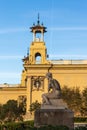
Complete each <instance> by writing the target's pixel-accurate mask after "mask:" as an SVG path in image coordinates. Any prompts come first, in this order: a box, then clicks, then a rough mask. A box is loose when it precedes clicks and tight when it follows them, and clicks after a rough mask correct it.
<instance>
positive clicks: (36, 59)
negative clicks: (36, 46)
mask: <svg viewBox="0 0 87 130" xmlns="http://www.w3.org/2000/svg"><path fill="white" fill-rule="evenodd" d="M35 61H36V64H40V63H41V54H40V53H36V54H35Z"/></svg>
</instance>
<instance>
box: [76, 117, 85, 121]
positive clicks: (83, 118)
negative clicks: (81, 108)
mask: <svg viewBox="0 0 87 130" xmlns="http://www.w3.org/2000/svg"><path fill="white" fill-rule="evenodd" d="M74 122H87V117H74Z"/></svg>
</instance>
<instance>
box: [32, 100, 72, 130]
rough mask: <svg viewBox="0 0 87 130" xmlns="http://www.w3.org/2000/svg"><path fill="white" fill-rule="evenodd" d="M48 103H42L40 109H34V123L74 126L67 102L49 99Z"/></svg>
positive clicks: (36, 124) (36, 125)
mask: <svg viewBox="0 0 87 130" xmlns="http://www.w3.org/2000/svg"><path fill="white" fill-rule="evenodd" d="M49 101H50V104H46V105H45V104H42V105H41V109H40V110H36V111H35V117H34V118H35V119H34V125H35V127H40V126H44V125H52V126H56V125H58V126H60V125H64V126H67V127H69V130H72V129H73V128H74V113H73V112H72V111H71V110H69V109H68V107H67V104H66V103H65V102H64V101H63V100H62V99H50V100H49Z"/></svg>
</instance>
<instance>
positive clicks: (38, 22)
mask: <svg viewBox="0 0 87 130" xmlns="http://www.w3.org/2000/svg"><path fill="white" fill-rule="evenodd" d="M39 19H40V16H39V13H38V21H37V24H38V25H39V24H40V20H39Z"/></svg>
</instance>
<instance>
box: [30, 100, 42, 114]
mask: <svg viewBox="0 0 87 130" xmlns="http://www.w3.org/2000/svg"><path fill="white" fill-rule="evenodd" d="M40 107H41V104H40V103H39V102H38V101H37V100H36V101H35V102H33V103H31V105H30V109H29V111H30V112H31V113H32V112H35V110H37V109H40Z"/></svg>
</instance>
